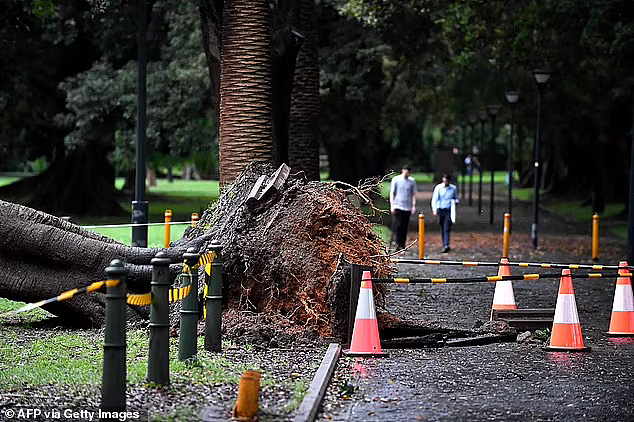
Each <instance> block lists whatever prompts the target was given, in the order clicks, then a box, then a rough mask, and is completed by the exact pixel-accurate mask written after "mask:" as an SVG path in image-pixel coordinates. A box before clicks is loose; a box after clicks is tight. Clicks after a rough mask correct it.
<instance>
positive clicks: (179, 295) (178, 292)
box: [128, 285, 192, 306]
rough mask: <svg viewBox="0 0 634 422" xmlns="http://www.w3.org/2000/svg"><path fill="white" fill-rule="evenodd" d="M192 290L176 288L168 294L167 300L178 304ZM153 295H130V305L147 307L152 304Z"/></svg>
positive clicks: (189, 287)
mask: <svg viewBox="0 0 634 422" xmlns="http://www.w3.org/2000/svg"><path fill="white" fill-rule="evenodd" d="M191 290H192V286H191V285H189V286H185V287H175V288H173V289H169V290H168V292H167V298H168V300H169V302H170V303H172V302H178V301H179V300H183V299H185V298H186V297H187V296H188V295H189V293H190V292H191ZM152 298H153V295H152V293H142V294H131V293H129V294H128V305H134V306H147V305H151V304H152Z"/></svg>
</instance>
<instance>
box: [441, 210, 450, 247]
mask: <svg viewBox="0 0 634 422" xmlns="http://www.w3.org/2000/svg"><path fill="white" fill-rule="evenodd" d="M438 223H439V224H440V233H441V234H442V245H443V247H445V248H448V247H449V232H450V231H451V224H452V223H451V209H450V208H438Z"/></svg>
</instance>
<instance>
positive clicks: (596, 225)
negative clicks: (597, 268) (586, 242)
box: [592, 213, 599, 261]
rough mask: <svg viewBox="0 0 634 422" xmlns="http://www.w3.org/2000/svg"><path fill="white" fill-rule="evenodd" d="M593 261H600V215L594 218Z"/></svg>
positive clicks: (595, 215)
mask: <svg viewBox="0 0 634 422" xmlns="http://www.w3.org/2000/svg"><path fill="white" fill-rule="evenodd" d="M592 260H593V261H598V260H599V214H596V213H595V214H594V215H593V216H592Z"/></svg>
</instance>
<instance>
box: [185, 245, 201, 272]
mask: <svg viewBox="0 0 634 422" xmlns="http://www.w3.org/2000/svg"><path fill="white" fill-rule="evenodd" d="M199 258H200V254H199V253H198V250H197V249H196V248H189V249H187V252H185V253H184V254H183V259H184V260H185V264H187V265H189V266H190V267H193V266H194V265H196V264H198V259H199Z"/></svg>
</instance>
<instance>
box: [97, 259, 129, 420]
mask: <svg viewBox="0 0 634 422" xmlns="http://www.w3.org/2000/svg"><path fill="white" fill-rule="evenodd" d="M106 274H107V275H108V279H109V280H108V281H110V280H118V281H119V284H118V285H117V286H114V287H107V288H106V332H105V338H104V343H103V375H102V381H101V385H102V389H101V406H100V408H101V410H102V411H104V412H125V409H126V406H125V391H126V363H125V349H126V331H125V323H126V318H125V312H126V286H125V275H126V269H125V267H124V266H123V262H121V261H120V260H118V259H114V260H112V261H111V262H110V266H109V267H107V268H106ZM106 283H108V282H106Z"/></svg>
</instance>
